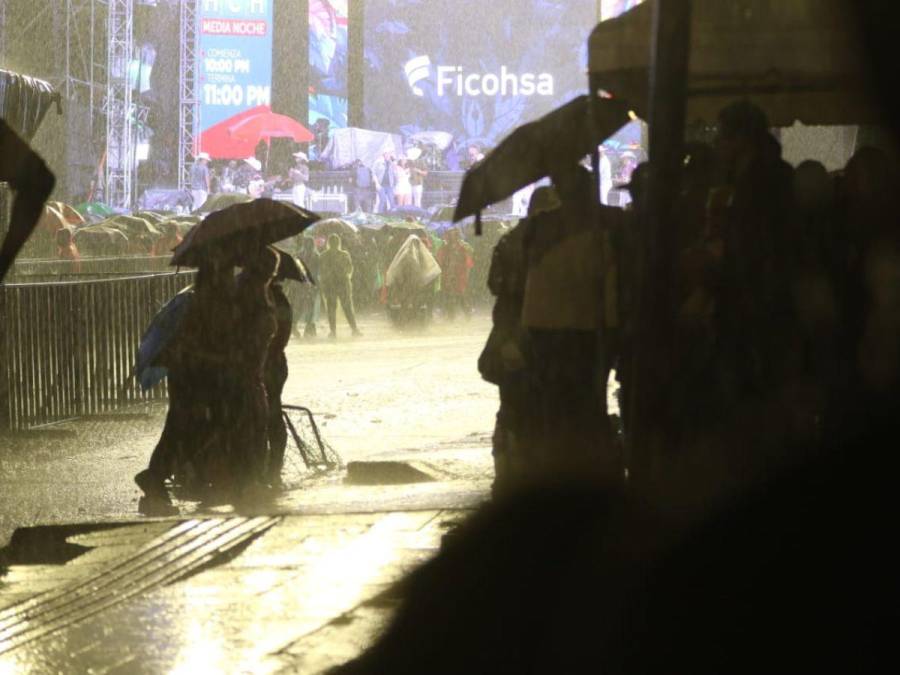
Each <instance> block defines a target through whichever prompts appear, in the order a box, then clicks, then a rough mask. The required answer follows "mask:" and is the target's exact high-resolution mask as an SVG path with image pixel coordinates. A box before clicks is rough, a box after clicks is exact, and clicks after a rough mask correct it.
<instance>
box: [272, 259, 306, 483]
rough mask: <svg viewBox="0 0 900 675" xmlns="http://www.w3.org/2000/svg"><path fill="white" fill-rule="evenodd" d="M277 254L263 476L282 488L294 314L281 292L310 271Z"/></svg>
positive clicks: (273, 284)
mask: <svg viewBox="0 0 900 675" xmlns="http://www.w3.org/2000/svg"><path fill="white" fill-rule="evenodd" d="M272 250H274V251H275V252H276V253H277V254H278V271H277V272H276V274H275V278H274V279H273V280H272V283H271V287H270V288H271V292H272V302H273V304H274V306H275V323H276V330H275V335H274V337H273V338H272V342H271V343H269V352H268V354H267V356H266V364H265V370H264V375H263V378H264V382H265V386H266V397H267V402H268V407H269V415H268V421H267V426H268V436H269V461H268V465H267V467H266V477H267V479H268V482H269V484H270V485H272V486H274V487H281V484H282V483H281V469H282V468H283V466H284V451H285V448H286V447H287V427H286V426H285V423H284V417H283V415H282V412H281V393H282V391H283V390H284V384H285V382H287V378H288V363H287V356H285V353H284V350H285V349H286V348H287V345H288V342H290V339H291V332H292V329H293V327H294V313H293V310H292V308H291V303H290V300H289V299H288V297H287V295H286V294H285V292H284V288H283V286H282V284H283V282H284V281H286V280H288V279H291V280H293V281H297V282H299V283H301V284H309V283H310V282H311V280H310V279H309V272H308V271H306V270H303V269H302V267H301V264H300V263H298V262H297V260H295V259H294V257H293V256H291V255H290V254H289V253H287V252H286V251H283V250H280V249H277V248H273V249H272Z"/></svg>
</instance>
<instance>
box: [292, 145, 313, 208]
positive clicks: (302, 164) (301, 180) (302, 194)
mask: <svg viewBox="0 0 900 675" xmlns="http://www.w3.org/2000/svg"><path fill="white" fill-rule="evenodd" d="M294 159H295V160H296V163H295V165H294V166H292V167H291V170H290V172H289V173H288V177H289V178H290V179H291V182H292V183H293V188H292V189H291V199H292V201H293V202H294V204H296V205H297V206H303V207H305V206H306V186H307V184H308V183H309V157H307V156H306V153H305V152H295V153H294Z"/></svg>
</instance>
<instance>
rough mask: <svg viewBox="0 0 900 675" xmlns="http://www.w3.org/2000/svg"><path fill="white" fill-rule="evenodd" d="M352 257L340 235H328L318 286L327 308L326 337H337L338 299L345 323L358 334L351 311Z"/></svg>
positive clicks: (320, 262) (321, 260) (320, 264)
mask: <svg viewBox="0 0 900 675" xmlns="http://www.w3.org/2000/svg"><path fill="white" fill-rule="evenodd" d="M352 277H353V259H352V258H351V257H350V254H349V253H348V252H347V251H345V250H344V249H343V248H342V246H341V237H340V236H339V235H337V234H331V235H329V236H328V248H327V249H326V250H325V252H324V253H323V254H322V256H321V257H320V259H319V286H320V288H321V289H322V296H323V297H324V298H325V305H326V308H327V309H328V327H329V330H330V332H329V334H328V337H329V338H331V339H335V338H336V337H337V302H338V300H340V302H341V307H342V308H343V310H344V316H345V317H347V323H348V324H350V329H351V330H352V331H353V335H360V334H361V333H360V332H359V328H358V327H357V325H356V315H355V314H354V312H353V293H352V288H353V287H352V281H351V280H352Z"/></svg>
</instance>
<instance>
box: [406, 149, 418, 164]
mask: <svg viewBox="0 0 900 675" xmlns="http://www.w3.org/2000/svg"><path fill="white" fill-rule="evenodd" d="M421 156H422V148H410V149H409V150H407V151H406V158H407V159H411V160H412V161H414V162H415V161H416V160H417V159H419V157H421Z"/></svg>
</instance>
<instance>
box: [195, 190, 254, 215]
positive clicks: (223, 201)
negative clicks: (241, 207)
mask: <svg viewBox="0 0 900 675" xmlns="http://www.w3.org/2000/svg"><path fill="white" fill-rule="evenodd" d="M252 201H253V197H251V196H250V195H247V194H244V193H242V192H222V193H220V194H217V195H211V196H210V197H209V198H208V199H207V200H206V201H205V202H203V205H202V206H201V207H200V208H199V209H197V211H196V212H195V213H213V212H215V211H221V210H222V209H227V208H228V207H229V206H234V205H235V204H246V203H248V202H252Z"/></svg>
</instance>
